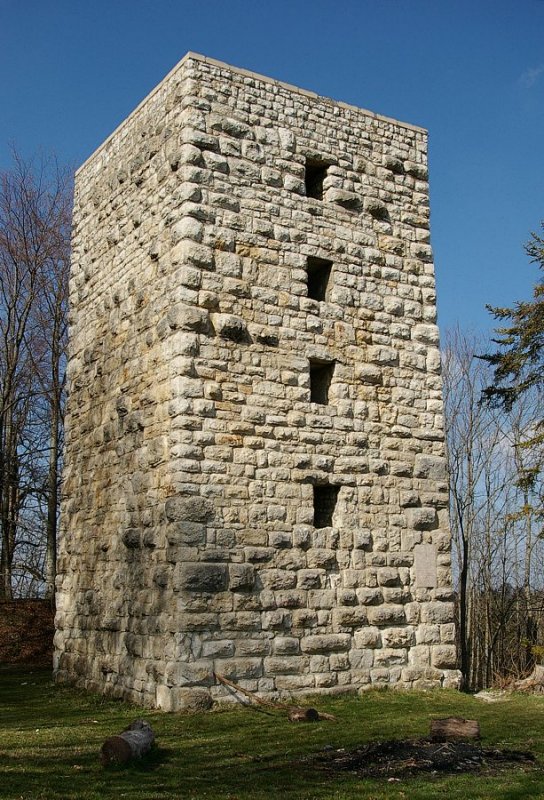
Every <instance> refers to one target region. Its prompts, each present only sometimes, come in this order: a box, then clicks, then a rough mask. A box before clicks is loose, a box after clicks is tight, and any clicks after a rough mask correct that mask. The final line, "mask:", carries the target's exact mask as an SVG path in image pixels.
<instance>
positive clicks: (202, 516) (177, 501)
mask: <svg viewBox="0 0 544 800" xmlns="http://www.w3.org/2000/svg"><path fill="white" fill-rule="evenodd" d="M164 513H165V515H166V518H167V520H168V521H169V522H180V521H184V522H208V521H209V520H211V519H212V518H213V516H214V507H213V504H212V502H211V501H210V500H207V499H206V498H204V497H199V496H191V497H180V496H174V497H169V498H168V499H167V500H166V503H165V506H164Z"/></svg>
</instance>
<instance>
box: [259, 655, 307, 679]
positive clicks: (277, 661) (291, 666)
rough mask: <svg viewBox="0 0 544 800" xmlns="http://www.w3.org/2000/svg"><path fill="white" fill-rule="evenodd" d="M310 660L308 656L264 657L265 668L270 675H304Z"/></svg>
mask: <svg viewBox="0 0 544 800" xmlns="http://www.w3.org/2000/svg"><path fill="white" fill-rule="evenodd" d="M308 660H309V659H308V657H307V656H294V655H290V656H289V657H288V658H280V657H278V656H270V657H269V658H265V659H264V670H265V673H266V674H268V675H303V674H304V673H305V672H307V670H308Z"/></svg>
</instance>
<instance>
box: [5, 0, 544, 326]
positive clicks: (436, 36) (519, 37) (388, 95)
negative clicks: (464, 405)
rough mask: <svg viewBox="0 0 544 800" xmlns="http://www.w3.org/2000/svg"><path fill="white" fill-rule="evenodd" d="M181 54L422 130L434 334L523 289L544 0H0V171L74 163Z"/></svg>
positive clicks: (543, 190)
mask: <svg viewBox="0 0 544 800" xmlns="http://www.w3.org/2000/svg"><path fill="white" fill-rule="evenodd" d="M188 50H193V51H195V52H199V53H203V54H204V55H208V56H211V57H213V58H217V59H220V60H223V61H226V62H227V63H230V64H233V65H235V66H239V67H243V68H245V69H250V70H254V71H255V72H260V73H262V74H264V75H268V76H270V77H273V78H277V79H279V80H284V81H287V82H289V83H293V84H295V85H298V86H301V87H303V88H306V89H312V90H314V91H316V92H318V93H319V94H322V95H326V96H329V97H333V98H335V99H337V100H344V101H346V102H349V103H353V104H355V105H358V106H362V107H363V108H368V109H370V110H372V111H376V112H378V113H381V114H385V115H388V116H392V117H396V118H397V119H401V120H404V121H407V122H412V123H414V124H417V125H423V126H424V127H426V128H427V129H428V130H429V160H430V181H431V209H432V218H431V219H432V242H433V247H434V253H435V261H436V273H437V281H438V302H439V322H440V325H441V327H442V328H446V327H451V326H453V325H455V324H459V325H460V326H461V327H463V328H465V329H470V330H472V329H479V330H482V331H484V332H489V331H490V330H491V329H492V327H493V320H492V318H491V317H490V315H489V314H488V313H487V312H486V311H485V304H486V303H490V304H492V305H511V304H512V303H513V301H514V300H516V299H522V298H524V297H528V296H529V295H530V293H531V291H532V286H533V284H534V282H535V280H536V278H537V275H538V271H537V269H536V267H535V266H531V265H529V263H528V260H527V258H526V256H525V254H524V252H523V243H524V242H525V241H527V239H528V237H529V234H530V232H531V231H534V230H537V229H538V228H539V225H540V221H541V220H543V219H544V0H200V2H199V0H191V2H188V0H0V76H1V79H0V109H1V113H0V168H6V167H7V166H9V160H10V156H9V147H8V145H9V143H10V142H12V143H13V144H15V146H16V147H17V148H18V150H19V151H20V152H21V153H22V154H23V155H24V156H27V157H28V156H31V155H32V154H33V153H35V152H36V151H39V150H45V151H46V152H51V151H52V152H55V153H56V155H57V157H58V158H59V160H60V161H62V162H66V163H69V164H71V165H73V166H78V165H79V164H80V163H82V162H83V161H84V160H85V159H86V158H87V156H89V155H90V153H91V152H92V151H93V150H94V149H95V148H96V147H97V146H98V145H99V144H100V143H101V142H102V141H103V139H104V138H106V136H108V134H109V133H111V131H112V130H113V129H114V128H115V127H116V126H117V125H118V124H119V123H120V122H121V121H122V120H123V119H124V118H125V117H126V116H127V114H129V113H130V112H131V111H132V109H133V108H134V107H135V106H136V105H137V104H138V103H139V102H140V101H141V100H142V99H143V97H145V95H146V94H147V93H148V92H149V91H150V90H151V89H152V88H153V87H154V86H155V85H156V84H157V83H158V82H159V81H160V80H161V79H162V78H163V77H164V75H165V74H166V73H167V72H168V71H169V70H170V69H171V68H172V67H173V66H174V64H175V63H177V61H179V59H180V58H182V56H183V55H184V54H185V53H186V52H187V51H188Z"/></svg>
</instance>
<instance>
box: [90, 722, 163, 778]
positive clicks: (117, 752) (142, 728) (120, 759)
mask: <svg viewBox="0 0 544 800" xmlns="http://www.w3.org/2000/svg"><path fill="white" fill-rule="evenodd" d="M154 741H155V734H154V733H153V730H152V728H151V725H150V724H149V722H146V721H145V720H143V719H137V720H135V721H134V722H132V723H131V724H130V725H129V726H128V728H126V730H124V731H123V732H122V733H120V734H119V735H118V736H110V738H109V739H106V741H105V742H104V744H103V745H102V750H101V752H100V761H101V762H102V764H103V765H104V766H107V765H108V764H112V763H116V764H126V763H127V762H128V761H132V759H133V758H142V756H144V755H145V754H146V753H148V752H149V751H150V750H151V746H152V745H153V742H154Z"/></svg>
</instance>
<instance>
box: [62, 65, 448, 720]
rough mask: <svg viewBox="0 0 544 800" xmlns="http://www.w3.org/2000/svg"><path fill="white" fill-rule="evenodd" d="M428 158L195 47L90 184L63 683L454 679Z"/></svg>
mask: <svg viewBox="0 0 544 800" xmlns="http://www.w3.org/2000/svg"><path fill="white" fill-rule="evenodd" d="M426 156H427V137H426V133H425V131H424V130H422V129H421V128H417V127H414V126H412V125H406V124H404V123H400V122H397V121H395V120H391V119H387V118H384V117H380V116H378V115H376V114H372V113H370V112H368V111H364V110H361V109H358V108H355V107H353V106H349V105H346V104H344V103H337V102H334V101H332V100H329V99H327V98H323V97H319V96H318V95H316V94H313V93H311V92H307V91H303V90H301V89H297V88H295V87H293V86H289V85H286V84H283V83H279V82H278V81H274V80H271V79H269V78H265V77H262V76H260V75H255V74H253V73H250V72H246V71H244V70H240V69H235V68H233V67H230V66H227V65H226V64H222V63H219V62H217V61H214V60H212V59H208V58H204V57H202V56H199V55H195V54H193V53H189V54H187V55H186V56H185V58H184V59H183V60H182V61H181V62H180V63H179V64H178V66H177V67H176V68H175V69H174V70H173V71H172V72H171V73H170V74H169V75H168V76H167V77H166V78H165V79H164V81H163V82H162V83H161V84H160V85H159V86H158V87H157V88H156V89H155V90H154V91H153V92H152V93H151V94H150V95H149V97H147V99H146V100H144V101H143V103H142V104H141V105H140V106H139V107H138V108H137V109H136V111H134V113H133V114H131V115H130V117H129V118H128V119H127V120H126V121H125V122H124V123H123V124H122V125H121V126H120V127H119V128H118V129H117V130H116V131H115V132H114V133H113V134H112V135H111V136H110V138H109V139H108V140H107V141H106V142H105V143H104V144H103V145H102V146H101V147H100V148H99V149H98V150H97V151H96V153H94V155H93V156H91V158H90V159H89V160H88V161H87V162H86V163H85V164H84V165H83V166H82V167H81V169H80V170H79V172H78V174H77V180H76V198H75V211H74V240H73V267H72V276H71V288H70V301H71V345H70V359H69V407H68V415H67V416H68V419H67V443H66V468H65V484H64V493H65V499H64V508H63V534H62V541H61V553H60V558H59V583H58V613H57V634H56V674H57V678H58V679H59V680H63V681H64V680H66V681H70V682H76V683H78V684H80V685H83V686H85V687H89V688H93V689H99V690H102V691H107V692H108V693H111V694H113V695H115V696H123V697H127V698H129V699H131V700H135V701H137V702H141V703H143V704H150V705H158V706H159V707H162V708H164V709H177V708H188V707H203V706H206V705H207V704H208V703H209V702H211V699H213V698H214V697H219V696H222V695H223V692H224V690H223V689H222V687H221V686H218V685H217V684H215V683H214V678H213V673H214V671H215V672H217V673H220V674H223V675H225V676H227V677H229V678H231V679H233V680H235V681H237V682H239V683H240V684H241V685H243V686H244V687H246V688H247V689H249V690H252V691H257V692H260V693H263V694H270V693H279V694H281V693H300V692H333V691H340V690H344V689H348V688H352V689H353V688H356V689H365V688H366V687H369V686H374V685H383V684H387V685H391V684H395V685H399V686H404V687H411V686H415V687H427V686H435V685H441V684H442V685H455V684H456V682H457V677H458V673H457V672H456V671H455V655H456V654H455V647H454V626H453V604H452V599H453V596H452V589H451V581H450V536H449V530H448V512H447V484H446V476H445V468H444V465H445V462H444V431H443V417H442V396H441V380H440V356H439V350H438V331H437V328H436V325H435V311H436V309H435V283H434V272H433V264H432V254H431V247H430V244H429V199H428V184H427V166H426Z"/></svg>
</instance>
